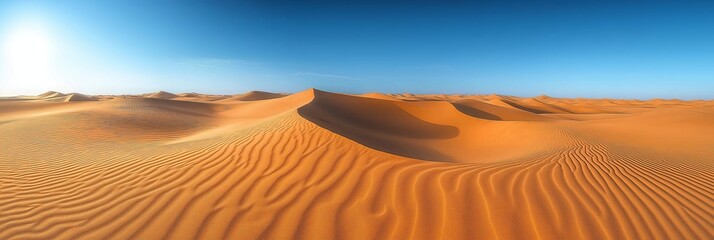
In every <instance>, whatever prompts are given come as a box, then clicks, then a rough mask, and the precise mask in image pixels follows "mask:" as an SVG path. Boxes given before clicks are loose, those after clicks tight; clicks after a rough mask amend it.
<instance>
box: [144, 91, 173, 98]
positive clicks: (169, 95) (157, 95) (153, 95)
mask: <svg viewBox="0 0 714 240" xmlns="http://www.w3.org/2000/svg"><path fill="white" fill-rule="evenodd" d="M147 95H148V96H147V97H149V98H158V99H172V98H177V97H179V96H178V95H176V94H173V93H170V92H164V91H158V92H155V93H151V94H147Z"/></svg>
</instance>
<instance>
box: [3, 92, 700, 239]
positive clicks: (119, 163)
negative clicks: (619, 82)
mask: <svg viewBox="0 0 714 240" xmlns="http://www.w3.org/2000/svg"><path fill="white" fill-rule="evenodd" d="M69 96H70V97H68V96H67V95H64V94H61V93H57V92H48V93H45V94H42V95H39V96H37V97H33V98H17V99H16V101H0V144H1V145H2V148H1V149H0V213H2V214H0V239H196V238H198V239H334V238H341V239H712V238H714V221H712V219H714V161H713V160H714V159H713V158H712V156H714V150H712V149H714V148H712V147H711V146H714V137H712V136H714V102H712V101H678V100H661V99H660V100H651V101H634V100H616V99H560V98H552V97H547V96H539V97H535V98H519V97H511V96H499V95H489V96H467V95H414V94H393V95H384V94H368V95H362V96H356V95H344V94H337V93H329V92H324V91H319V90H315V89H309V90H306V91H303V92H300V93H296V94H292V95H288V96H283V95H280V94H270V93H263V92H254V93H253V94H244V95H237V96H236V97H237V98H234V99H232V100H228V99H226V100H220V101H216V99H224V98H225V96H211V95H203V94H191V95H190V96H189V95H181V96H178V95H173V94H170V93H166V92H159V93H155V94H150V95H145V96H143V97H136V96H134V97H132V96H113V97H107V96H102V97H95V96H84V95H79V94H70V95H69ZM58 97H64V98H76V100H78V99H80V97H86V98H89V99H95V100H98V101H69V102H64V101H59V102H58V101H54V100H51V99H55V98H58ZM241 98H242V99H241ZM229 99H230V98H229Z"/></svg>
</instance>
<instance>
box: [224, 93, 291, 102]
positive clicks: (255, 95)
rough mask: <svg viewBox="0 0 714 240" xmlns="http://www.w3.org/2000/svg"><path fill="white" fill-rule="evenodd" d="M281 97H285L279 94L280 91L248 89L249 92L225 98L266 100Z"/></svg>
mask: <svg viewBox="0 0 714 240" xmlns="http://www.w3.org/2000/svg"><path fill="white" fill-rule="evenodd" d="M281 97H285V95H284V94H280V93H271V92H263V91H250V92H247V93H244V94H239V95H236V96H233V97H231V98H228V99H226V100H237V101H258V100H266V99H273V98H281Z"/></svg>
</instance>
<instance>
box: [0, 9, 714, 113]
mask: <svg viewBox="0 0 714 240" xmlns="http://www.w3.org/2000/svg"><path fill="white" fill-rule="evenodd" d="M712 12H714V4H712V3H707V2H699V3H697V2H682V1H677V2H671V3H668V2H652V1H649V2H645V1H642V2H631V3H623V2H622V1H617V2H615V1H613V2H608V1H599V2H597V3H586V2H579V3H573V2H572V1H509V2H505V1H484V2H477V3H473V2H469V3H463V2H462V3H438V1H433V2H424V1H421V2H410V3H408V4H407V3H406V2H402V1H396V2H390V1H366V2H352V3H349V2H341V3H334V2H331V1H325V2H321V1H302V3H297V1H243V2H233V3H223V2H205V1H204V2H198V1H195V2H188V1H186V2H180V1H114V2H113V3H108V1H2V2H0V41H2V45H3V46H4V47H3V48H2V51H3V53H1V54H0V55H3V58H2V61H0V95H17V94H38V93H41V92H44V91H47V90H50V89H53V90H58V91H64V92H82V93H88V94H118V93H144V92H153V91H158V90H166V91H171V92H203V93H215V94H231V93H240V92H244V91H249V90H267V91H276V92H295V91H300V90H303V89H306V88H310V87H314V88H319V89H324V90H328V91H337V92H347V93H363V92H387V93H401V92H413V93H473V94H489V93H499V94H508V95H519V96H535V95H540V94H547V95H551V96H556V97H617V98H656V97H661V98H683V99H697V98H706V99H711V98H714V14H711V13H712ZM28 29H30V30H32V31H29V30H28ZM27 32H30V33H27ZM17 36H29V37H25V38H23V37H17ZM38 36H39V37H38ZM17 39H20V40H17ZM24 39H35V40H24ZM37 39H40V40H37ZM18 42H19V43H18ZM27 42H32V43H34V42H37V44H39V45H42V46H41V47H35V46H33V45H32V44H30V43H27ZM18 46H19V47H18ZM18 49H19V50H18ZM38 49H39V50H38ZM27 51H29V52H30V53H31V54H24V55H23V52H27ZM25 55H29V56H33V57H24V58H23V57H22V56H25ZM18 58H23V59H22V60H18ZM25 58H26V59H25ZM18 69H19V70H18Z"/></svg>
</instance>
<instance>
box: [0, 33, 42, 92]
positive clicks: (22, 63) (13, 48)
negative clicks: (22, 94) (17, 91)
mask: <svg viewBox="0 0 714 240" xmlns="http://www.w3.org/2000/svg"><path fill="white" fill-rule="evenodd" d="M4 35H5V36H4V37H3V39H2V41H3V60H4V61H3V65H4V66H3V69H4V71H5V74H7V75H6V76H4V77H5V78H6V81H8V80H9V83H10V85H13V86H14V87H18V88H25V89H27V88H38V87H39V88H42V87H43V85H44V86H46V85H49V81H50V79H49V77H50V70H51V66H52V63H53V57H54V56H53V55H54V49H53V45H52V41H51V39H50V37H49V36H48V34H47V33H46V31H44V30H43V29H42V28H38V27H29V26H24V27H17V28H15V29H12V30H11V31H9V33H8V34H4Z"/></svg>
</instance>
